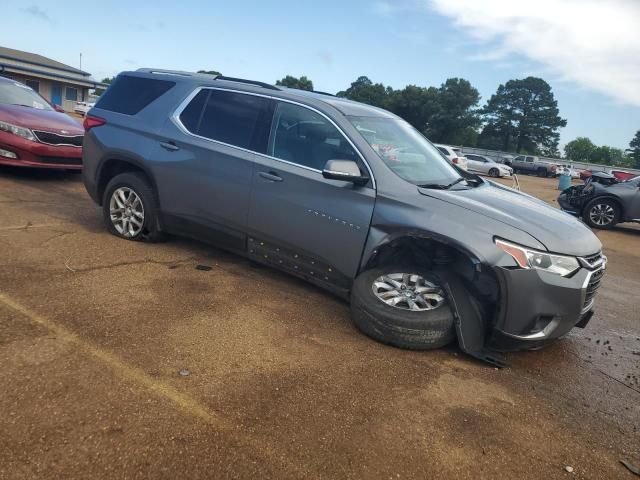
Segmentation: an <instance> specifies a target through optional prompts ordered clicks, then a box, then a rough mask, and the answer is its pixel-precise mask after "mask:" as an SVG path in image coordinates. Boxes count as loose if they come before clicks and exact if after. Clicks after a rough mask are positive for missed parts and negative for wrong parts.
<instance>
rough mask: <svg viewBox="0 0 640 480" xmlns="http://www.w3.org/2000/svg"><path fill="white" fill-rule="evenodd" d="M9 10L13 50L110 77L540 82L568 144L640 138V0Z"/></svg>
mask: <svg viewBox="0 0 640 480" xmlns="http://www.w3.org/2000/svg"><path fill="white" fill-rule="evenodd" d="M602 3H606V4H607V5H608V6H607V8H606V9H601V8H600V4H602ZM512 4H516V5H512ZM534 5H535V6H536V7H534ZM2 12H3V19H4V21H3V27H2V30H1V31H0V45H2V46H5V47H9V48H15V49H19V50H26V51H30V52H35V53H39V54H41V55H45V56H48V57H51V58H53V59H56V60H58V61H61V62H63V63H67V64H69V65H73V66H76V67H77V66H78V63H79V54H80V52H82V54H83V64H82V67H83V69H84V70H87V71H89V72H91V73H92V74H93V75H94V77H95V78H98V79H100V78H102V77H105V76H111V75H114V74H115V73H117V72H119V71H122V70H131V69H136V68H139V67H142V66H149V67H158V68H172V69H181V70H198V69H215V70H219V71H222V72H223V73H224V74H226V75H231V76H238V77H246V78H253V79H259V80H263V81H267V82H275V80H276V79H279V78H282V77H283V76H285V75H286V74H292V75H295V76H299V75H307V76H308V77H309V78H311V79H312V80H313V82H314V86H315V88H316V89H318V90H323V91H328V92H337V91H338V90H342V89H344V88H346V87H348V86H349V84H350V83H351V82H352V81H353V80H354V79H355V78H357V77H358V76H360V75H367V76H368V77H369V78H371V79H372V80H373V81H375V82H382V83H384V84H385V85H391V86H392V87H394V88H401V87H403V86H405V85H407V84H415V85H421V86H431V85H435V86H438V85H440V84H441V83H442V82H444V81H445V80H446V79H447V78H449V77H455V76H458V77H463V78H467V79H468V80H470V81H471V83H472V84H473V85H474V86H475V87H476V88H478V90H479V91H480V93H481V95H482V98H483V100H482V103H484V102H485V101H486V100H487V99H488V98H489V96H490V95H491V94H492V93H493V92H495V90H496V88H497V86H498V85H499V84H500V83H504V82H506V81H507V80H509V79H512V78H523V77H525V76H527V75H538V76H541V77H543V78H544V79H545V80H547V81H548V82H549V83H550V84H551V86H552V88H553V90H554V93H555V95H556V98H557V99H558V103H559V107H560V112H561V115H562V116H563V117H565V118H567V120H568V125H567V127H566V128H564V129H563V130H562V131H561V144H564V143H566V142H567V141H569V140H571V139H573V138H575V137H577V136H588V137H590V138H591V139H592V140H593V141H594V142H595V143H597V144H607V145H611V146H615V147H619V148H626V147H627V146H628V143H629V141H630V140H631V138H632V137H633V135H634V133H635V132H636V131H637V130H640V93H639V92H640V88H636V87H637V86H640V35H637V34H636V29H637V25H638V24H640V23H638V21H640V2H636V1H635V0H609V1H608V2H598V1H597V0H537V1H536V2H526V1H523V2H505V1H503V0H396V1H393V2H391V1H358V0H351V1H345V0H342V1H334V0H325V1H322V2H319V1H315V2H304V1H300V0H298V1H295V2H294V1H289V0H280V1H273V2H265V1H243V0H236V1H233V2H229V1H210V2H207V1H197V0H193V1H189V0H184V1H182V2H176V1H165V0H156V1H154V2H153V3H151V2H144V3H143V2H137V3H136V2H127V1H117V0H114V1H109V0H104V1H103V2H97V3H94V4H87V3H86V2H80V1H70V0H69V1H65V0H58V1H56V2H37V1H36V3H33V2H19V1H18V2H11V3H5V5H4V6H3V7H2ZM82 12H87V13H86V14H83V13H82ZM541 12H543V13H541ZM585 12H586V13H585ZM572 25H573V27H572ZM627 25H629V29H627ZM631 26H632V27H633V29H631ZM585 29H587V30H588V35H585V34H584V31H585Z"/></svg>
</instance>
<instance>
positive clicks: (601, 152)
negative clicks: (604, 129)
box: [589, 145, 627, 166]
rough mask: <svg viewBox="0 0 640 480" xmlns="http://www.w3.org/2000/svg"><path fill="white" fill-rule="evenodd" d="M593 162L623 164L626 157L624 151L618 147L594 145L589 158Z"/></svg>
mask: <svg viewBox="0 0 640 480" xmlns="http://www.w3.org/2000/svg"><path fill="white" fill-rule="evenodd" d="M589 159H590V160H591V161H592V162H593V163H601V164H604V165H620V166H621V165H625V164H626V163H627V162H626V157H625V154H624V152H623V151H622V150H621V149H619V148H613V147H608V146H606V145H603V146H601V147H596V148H595V149H594V150H593V152H591V156H590V158H589Z"/></svg>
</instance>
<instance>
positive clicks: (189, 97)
mask: <svg viewBox="0 0 640 480" xmlns="http://www.w3.org/2000/svg"><path fill="white" fill-rule="evenodd" d="M202 90H221V91H223V92H231V93H239V94H242V95H253V96H254V97H262V98H267V99H269V100H275V101H277V102H286V103H291V104H293V105H298V106H300V107H302V108H306V109H308V110H311V111H312V112H315V113H317V114H318V115H321V116H322V117H324V118H326V119H327V120H328V121H329V122H330V123H331V125H333V126H334V127H335V128H336V129H337V130H338V132H340V135H342V136H343V137H344V138H345V139H346V140H347V142H349V145H351V147H352V148H353V150H354V151H355V152H356V153H357V154H358V156H359V157H360V160H362V163H363V164H364V166H365V167H366V168H367V171H368V172H369V178H371V185H372V187H373V189H374V190H376V179H375V177H374V176H373V172H372V170H371V167H370V166H369V164H368V163H367V161H366V160H365V158H364V155H362V153H361V152H360V150H359V149H358V148H357V147H356V146H355V145H354V143H353V142H352V141H351V139H350V138H349V136H348V135H347V134H345V133H344V131H343V130H342V129H341V128H340V127H339V126H338V125H337V124H336V123H335V122H334V121H333V120H332V119H331V118H329V117H328V116H327V115H325V114H324V113H322V112H321V111H319V110H317V109H315V108H313V107H311V106H309V105H305V104H304V103H300V102H296V101H294V100H289V99H286V98H280V97H275V96H273V95H263V94H261V93H254V92H245V91H242V90H235V89H232V88H221V87H197V88H196V89H194V90H193V92H191V93H190V94H189V95H187V97H186V98H185V99H184V100H183V101H182V102H181V103H180V104H179V105H178V107H177V108H176V110H175V111H174V112H173V114H172V115H171V117H170V118H171V121H172V122H173V123H174V124H175V125H176V126H177V127H178V128H179V129H180V130H181V131H182V133H184V134H186V135H190V136H192V137H195V138H200V139H202V140H206V141H209V142H213V143H217V144H218V145H224V146H226V147H231V148H235V149H237V150H240V151H243V152H247V153H252V154H254V155H259V156H261V157H264V158H269V159H271V160H277V161H278V162H282V163H286V164H288V165H293V166H294V167H299V168H303V169H305V170H309V171H311V172H316V173H320V174H322V170H318V169H316V168H312V167H307V166H306V165H300V164H299V163H295V162H290V161H288V160H283V159H281V158H277V157H273V156H271V155H267V154H265V153H260V152H256V151H254V150H250V149H248V148H243V147H238V146H237V145H232V144H230V143H225V142H221V141H220V140H214V139H212V138H208V137H203V136H201V135H197V134H195V133H193V132H191V131H189V129H187V127H185V126H184V124H183V123H182V121H181V120H180V115H181V114H182V112H183V111H184V109H185V108H187V105H189V103H190V102H191V100H193V99H194V98H195V97H196V95H198V94H199V93H200V92H201V91H202ZM272 120H273V119H272ZM322 178H324V177H322Z"/></svg>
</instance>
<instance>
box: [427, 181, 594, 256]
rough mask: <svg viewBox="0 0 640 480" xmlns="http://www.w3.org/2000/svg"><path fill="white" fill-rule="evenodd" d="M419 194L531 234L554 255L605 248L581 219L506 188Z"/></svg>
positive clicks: (581, 253) (492, 186)
mask: <svg viewBox="0 0 640 480" xmlns="http://www.w3.org/2000/svg"><path fill="white" fill-rule="evenodd" d="M418 191H419V192H420V193H421V194H422V195H427V196H430V197H433V198H437V199H439V200H442V201H445V202H448V203H451V204H453V205H457V206H459V207H462V208H466V209H468V210H471V211H473V212H475V213H477V214H479V215H484V216H486V217H489V218H492V219H494V220H498V221H499V222H502V223H505V224H507V225H509V226H511V227H514V228H517V229H518V230H521V231H523V232H525V233H528V234H529V235H531V236H532V237H534V238H535V239H536V240H538V241H539V242H540V243H542V244H543V245H544V246H545V247H546V248H547V250H548V251H550V252H555V253H564V254H567V255H575V256H584V255H590V254H593V253H596V252H598V251H599V250H600V249H602V244H601V243H600V240H598V237H596V236H595V235H594V233H593V232H592V231H591V230H590V229H589V228H588V227H587V226H586V225H584V224H583V223H582V222H581V221H580V220H578V219H576V218H574V217H572V216H571V215H569V214H568V213H565V212H563V211H562V210H558V209H557V208H553V207H551V206H550V205H548V204H547V203H545V202H543V201H542V200H538V199H536V198H534V197H532V196H530V195H527V194H526V193H522V192H518V191H516V190H513V189H511V188H507V187H503V186H502V185H498V184H494V183H485V184H484V185H481V186H479V187H476V188H470V189H468V190H434V189H426V188H418ZM505 240H509V239H508V238H507V239H505Z"/></svg>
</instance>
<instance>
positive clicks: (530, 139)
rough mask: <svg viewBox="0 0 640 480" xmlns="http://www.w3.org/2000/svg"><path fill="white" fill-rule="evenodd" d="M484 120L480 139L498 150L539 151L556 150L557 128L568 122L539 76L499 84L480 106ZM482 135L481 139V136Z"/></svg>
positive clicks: (548, 87) (558, 137)
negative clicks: (485, 102)
mask: <svg viewBox="0 0 640 480" xmlns="http://www.w3.org/2000/svg"><path fill="white" fill-rule="evenodd" d="M483 113H484V120H485V122H486V124H485V129H484V131H483V133H484V135H483V134H481V135H480V136H481V138H482V139H483V142H486V143H491V144H495V143H496V140H497V139H499V140H500V144H501V145H500V148H501V150H507V151H516V152H538V151H543V150H546V151H549V150H551V151H554V150H557V147H558V142H559V139H560V133H559V131H558V130H559V129H560V128H561V127H564V126H566V125H567V121H566V120H565V119H563V118H561V117H560V115H559V110H558V102H557V101H556V99H555V97H554V96H553V92H552V91H551V87H550V86H549V84H548V83H547V82H545V81H544V80H543V79H541V78H536V77H527V78H524V79H521V80H509V81H508V82H507V83H506V84H504V85H500V86H499V87H498V90H497V91H496V93H495V94H493V95H492V96H491V98H490V99H489V101H488V102H487V104H486V106H485V107H484V109H483ZM483 137H484V138H483Z"/></svg>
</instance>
